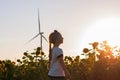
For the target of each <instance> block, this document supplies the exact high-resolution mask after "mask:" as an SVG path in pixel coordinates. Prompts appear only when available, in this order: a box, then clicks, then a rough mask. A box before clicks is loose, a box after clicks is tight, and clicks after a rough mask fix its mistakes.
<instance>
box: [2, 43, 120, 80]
mask: <svg viewBox="0 0 120 80" xmlns="http://www.w3.org/2000/svg"><path fill="white" fill-rule="evenodd" d="M91 46H92V48H90V49H89V48H84V49H83V52H82V54H81V53H80V55H84V56H85V58H83V59H81V57H80V56H75V57H71V56H65V57H64V62H65V64H66V67H67V69H68V71H69V72H70V74H71V79H72V80H120V77H119V74H120V55H119V53H120V49H119V48H118V47H116V46H115V47H111V46H110V45H109V44H107V42H106V41H104V42H103V43H99V42H94V43H92V44H91ZM40 50H41V49H40V48H39V47H38V48H37V49H36V50H35V52H33V53H29V52H24V53H23V57H22V60H20V59H17V62H14V61H11V60H0V80H49V79H48V76H47V74H48V67H47V66H48V57H47V56H46V54H45V53H44V52H41V53H40Z"/></svg>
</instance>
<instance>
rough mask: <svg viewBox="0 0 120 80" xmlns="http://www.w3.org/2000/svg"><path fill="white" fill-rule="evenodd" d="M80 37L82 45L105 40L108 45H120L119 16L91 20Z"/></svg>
mask: <svg viewBox="0 0 120 80" xmlns="http://www.w3.org/2000/svg"><path fill="white" fill-rule="evenodd" d="M82 39H83V40H82V42H81V43H82V44H81V45H82V46H83V47H86V46H87V45H88V43H90V42H94V41H98V42H103V41H107V42H108V44H109V45H110V46H120V18H116V17H111V18H102V19H100V20H97V21H95V22H93V23H92V24H91V25H90V26H89V28H87V30H86V32H85V33H84V36H83V38H82Z"/></svg>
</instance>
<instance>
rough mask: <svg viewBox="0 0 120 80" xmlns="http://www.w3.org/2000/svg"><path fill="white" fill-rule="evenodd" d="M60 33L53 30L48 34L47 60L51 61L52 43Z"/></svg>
mask: <svg viewBox="0 0 120 80" xmlns="http://www.w3.org/2000/svg"><path fill="white" fill-rule="evenodd" d="M59 35H61V34H60V33H59V32H58V31H57V30H54V32H52V33H51V34H50V35H49V61H51V59H52V55H51V54H52V44H55V42H56V40H57V38H58V36H59Z"/></svg>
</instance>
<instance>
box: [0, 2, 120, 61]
mask: <svg viewBox="0 0 120 80" xmlns="http://www.w3.org/2000/svg"><path fill="white" fill-rule="evenodd" d="M119 4H120V1H119V0H0V59H2V60H3V59H11V60H16V59H18V58H21V57H22V55H23V53H24V52H25V51H29V52H33V51H34V49H35V48H37V47H38V46H40V40H39V37H37V38H35V39H34V40H33V41H31V42H30V43H28V44H25V43H26V42H28V41H29V40H30V39H31V38H33V37H34V36H35V35H37V34H38V31H39V30H38V8H39V15H40V24H41V31H42V32H44V34H43V35H44V36H45V37H46V38H47V39H48V36H49V34H50V33H51V32H53V31H54V30H58V31H59V32H60V33H61V34H62V36H63V37H64V42H63V44H61V45H60V47H61V48H62V49H63V51H64V54H65V55H67V56H76V55H80V53H81V52H82V49H83V48H84V47H87V45H88V44H89V43H90V42H94V41H102V40H106V39H108V40H111V41H113V42H116V41H118V43H119V41H120V40H119V34H120V31H119V29H118V28H119V26H120V5H119ZM114 39H115V40H114ZM48 46H49V45H48V43H47V42H46V41H45V40H44V39H43V51H44V52H45V53H46V55H48Z"/></svg>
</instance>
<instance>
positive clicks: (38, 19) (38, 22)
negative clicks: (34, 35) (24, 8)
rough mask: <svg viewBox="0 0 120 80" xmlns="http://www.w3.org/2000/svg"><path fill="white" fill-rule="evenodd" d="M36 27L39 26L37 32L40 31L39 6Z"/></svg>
mask: <svg viewBox="0 0 120 80" xmlns="http://www.w3.org/2000/svg"><path fill="white" fill-rule="evenodd" d="M38 28H39V33H40V32H41V28H40V17H39V8H38Z"/></svg>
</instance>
